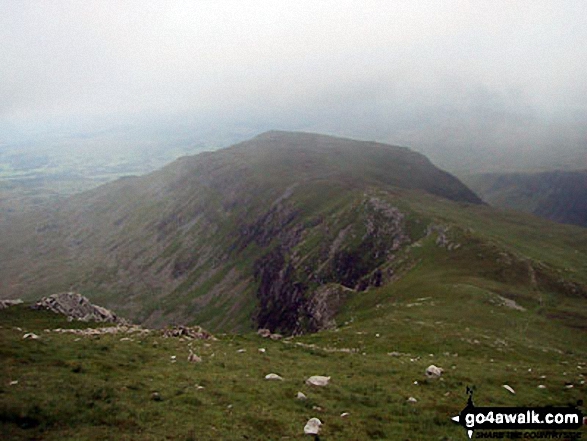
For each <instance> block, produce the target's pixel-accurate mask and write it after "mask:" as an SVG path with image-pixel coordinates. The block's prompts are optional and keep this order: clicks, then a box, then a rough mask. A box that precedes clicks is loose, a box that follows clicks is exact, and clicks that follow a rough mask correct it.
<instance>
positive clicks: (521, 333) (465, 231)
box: [0, 193, 587, 440]
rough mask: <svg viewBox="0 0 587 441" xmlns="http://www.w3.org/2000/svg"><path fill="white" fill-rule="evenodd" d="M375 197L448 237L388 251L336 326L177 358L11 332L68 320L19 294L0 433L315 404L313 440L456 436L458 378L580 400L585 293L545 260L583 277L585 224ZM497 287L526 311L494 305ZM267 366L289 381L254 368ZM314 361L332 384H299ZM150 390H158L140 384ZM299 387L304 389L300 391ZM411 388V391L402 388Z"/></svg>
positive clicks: (134, 344) (295, 416)
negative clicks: (32, 308) (429, 374)
mask: <svg viewBox="0 0 587 441" xmlns="http://www.w3.org/2000/svg"><path fill="white" fill-rule="evenodd" d="M406 196H407V197H406ZM385 197H387V198H389V200H390V201H393V202H394V204H395V205H396V206H398V207H401V208H402V209H403V210H404V211H406V212H410V213H412V214H410V217H411V218H412V220H413V223H412V224H410V225H412V228H413V229H414V230H417V229H421V228H422V225H428V223H433V224H435V225H441V226H444V227H448V230H447V232H446V235H447V238H448V240H449V242H450V243H452V244H453V245H455V244H459V245H460V246H459V247H458V248H456V249H455V248H453V249H451V250H450V251H449V250H448V249H447V248H445V247H440V246H438V245H437V243H436V239H437V233H432V234H431V235H429V236H427V237H423V238H422V239H421V240H420V241H419V242H418V243H417V245H416V246H412V247H410V248H408V249H406V250H404V251H403V253H402V254H400V255H398V256H397V257H396V260H395V261H394V262H393V267H394V269H395V271H396V275H397V276H398V277H397V280H396V281H395V282H394V283H392V284H389V285H387V286H384V287H381V288H378V289H370V290H368V291H366V292H362V293H357V294H354V295H353V296H352V297H351V298H350V300H349V302H348V303H347V305H346V307H345V309H344V310H343V311H342V312H341V314H340V316H339V317H338V322H339V325H340V326H339V327H338V328H337V329H335V330H331V331H323V332H320V333H317V334H313V335H308V336H303V337H297V338H295V339H291V340H288V341H281V342H272V341H269V340H263V339H261V338H259V337H257V336H256V335H250V334H245V335H223V336H220V338H219V340H218V341H216V342H210V343H206V342H193V343H192V347H193V348H194V350H195V352H196V353H198V354H199V355H201V356H202V357H203V359H204V361H203V362H202V363H201V364H189V363H188V362H187V361H186V357H187V353H188V345H189V343H188V342H186V341H180V340H177V339H162V338H160V337H159V336H157V335H156V334H152V335H149V336H147V337H142V338H140V337H133V341H120V338H121V337H123V336H121V335H118V336H102V337H100V338H81V339H80V340H78V341H76V337H75V336H73V335H59V334H48V333H42V337H41V339H39V340H22V334H23V333H24V332H25V330H37V331H40V330H41V329H43V328H45V327H50V326H66V323H61V324H58V323H55V322H54V321H52V322H51V323H49V322H45V323H43V320H45V321H46V320H48V319H47V316H44V318H42V319H41V322H36V323H35V320H36V319H34V317H35V315H36V314H39V313H32V312H27V311H26V310H25V309H24V308H22V307H21V308H17V309H14V310H12V311H11V310H8V311H0V326H2V328H1V329H0V338H1V344H0V351H1V357H0V359H1V360H2V361H1V362H0V363H1V364H0V367H1V377H2V378H3V379H4V382H3V383H2V384H1V385H0V412H1V413H0V418H1V421H2V425H1V426H0V427H1V430H2V431H3V432H0V433H3V434H4V435H5V438H10V439H30V438H33V437H34V438H36V439H48V440H50V439H60V440H61V439H72V440H73V439H76V440H78V439H111V438H112V437H113V436H114V434H115V436H116V437H117V439H128V440H130V439H137V440H139V439H140V440H143V439H146V440H148V439H153V440H155V439H165V438H167V439H186V440H188V439H198V440H200V439H227V440H232V439H235V440H236V439H283V438H289V439H305V437H304V436H303V433H302V430H303V426H304V424H305V422H306V421H307V419H308V418H310V417H313V416H317V417H319V418H320V419H321V420H322V421H323V422H324V426H323V432H322V433H323V436H321V439H411V440H416V439H423V440H428V439H434V440H438V439H455V440H458V439H465V434H464V431H463V429H462V428H461V427H459V426H456V425H454V424H453V423H452V422H451V421H450V419H449V418H450V417H451V416H453V415H456V414H457V413H458V412H459V411H460V410H461V409H462V408H463V407H464V405H465V402H466V396H465V393H464V391H465V387H466V386H468V385H474V386H475V387H476V394H475V402H476V404H477V405H487V406H489V405H496V406H528V405H540V406H542V405H562V406H565V405H574V404H575V403H576V402H577V400H579V399H584V397H585V385H584V384H581V382H582V381H584V380H585V375H587V363H586V360H587V336H586V333H585V322H586V320H585V318H586V317H587V301H586V299H585V298H584V297H581V296H575V295H573V294H572V293H566V292H565V291H564V289H563V288H561V286H559V285H556V284H553V283H552V280H553V279H552V278H547V277H546V276H541V274H547V275H552V274H555V275H556V277H555V278H554V279H556V280H559V279H566V280H572V281H575V282H577V283H585V279H586V278H587V268H586V266H585V265H586V264H585V262H587V258H586V257H587V256H586V254H587V233H586V232H585V230H584V229H581V228H574V227H568V226H562V225H554V224H552V223H549V222H541V221H537V220H536V219H535V218H533V217H531V216H526V215H521V214H514V213H506V212H496V211H495V210H493V209H490V208H488V207H482V206H471V205H463V204H458V203H453V202H448V201H445V200H441V199H439V198H436V197H432V196H429V195H425V194H420V193H401V194H399V195H398V193H395V194H391V195H387V196H385ZM418 219H419V220H420V224H418V223H416V220H418ZM424 221H426V222H424ZM528 265H530V266H532V268H535V270H534V271H535V277H534V279H533V278H532V276H531V272H530V271H529V269H528ZM533 280H534V281H533ZM498 295H501V296H503V297H507V298H509V299H513V300H515V301H516V302H517V303H518V304H520V305H521V306H523V307H525V308H526V311H518V310H515V309H511V308H507V307H505V306H503V305H502V304H501V302H500V301H499V297H498ZM53 320H54V319H53ZM15 326H20V327H21V328H24V329H23V330H22V331H19V330H16V329H15V328H14V327H15ZM300 344H301V345H300ZM307 345H314V347H308V346H307ZM260 347H264V348H266V349H267V352H266V353H265V354H261V353H259V352H258V351H257V349H258V348H260ZM333 348H337V349H344V348H348V349H351V352H350V353H347V352H332V351H331V350H332V349H333ZM239 349H245V350H246V352H244V353H238V352H237V350H239ZM325 349H329V350H325ZM391 351H398V352H400V353H401V355H400V356H398V357H393V356H390V355H388V353H389V352H391ZM172 355H176V356H177V357H178V361H177V363H171V362H170V357H171V356H172ZM432 363H434V364H436V365H437V366H441V367H443V368H444V369H445V374H444V375H443V380H441V381H432V380H426V379H425V376H424V369H425V368H426V367H427V366H428V365H429V364H432ZM270 372H275V373H278V374H280V375H282V376H283V377H284V379H285V380H284V381H283V382H267V381H265V380H263V377H264V376H265V375H266V374H267V373H270ZM310 375H330V376H331V377H332V380H331V385H329V386H328V387H326V388H324V389H315V388H310V387H308V386H306V385H304V380H305V378H307V377H308V376H310ZM543 377H544V378H543ZM11 380H18V384H17V385H12V386H10V385H8V383H9V381H11ZM415 381H417V382H418V383H417V384H415V383H414V382H415ZM567 383H571V384H573V385H574V387H573V388H566V387H565V386H566V384H567ZM66 384H67V387H64V385H66ZM503 384H509V385H510V386H512V387H513V388H514V389H515V390H516V395H512V394H510V393H509V392H507V391H506V390H505V389H504V388H503V387H502V385H503ZM539 384H544V385H545V386H546V389H538V388H537V386H538V385H539ZM198 386H203V387H204V388H203V389H199V388H198ZM155 391H158V392H160V393H161V396H162V398H163V400H162V401H153V400H151V399H150V397H151V394H152V393H153V392H155ZM297 391H303V392H304V393H306V394H307V395H308V398H309V399H308V400H307V401H297V400H296V399H295V395H296V393H297ZM410 396H413V397H415V398H416V399H417V400H418V401H417V403H407V402H406V400H407V398H408V397H410ZM315 406H316V407H319V409H316V408H314V407H315ZM342 412H349V413H350V415H349V416H348V417H345V418H341V416H340V414H341V413H342ZM583 435H584V436H585V434H583Z"/></svg>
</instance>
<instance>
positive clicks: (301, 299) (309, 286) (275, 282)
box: [255, 194, 412, 333]
mask: <svg viewBox="0 0 587 441" xmlns="http://www.w3.org/2000/svg"><path fill="white" fill-rule="evenodd" d="M282 228H283V227H282ZM267 229H271V227H267V228H261V231H265V230H267ZM261 237H262V236H261ZM276 237H277V238H278V240H277V241H275V245H274V247H273V248H271V249H270V251H268V252H266V253H265V254H263V255H262V256H261V257H260V258H258V259H257V260H256V262H255V280H256V281H257V282H258V283H259V287H258V289H257V298H258V300H259V302H258V303H259V306H258V309H257V313H256V321H257V325H258V326H259V327H263V328H269V329H271V330H272V331H276V330H278V331H282V332H287V333H299V332H303V331H305V330H311V331H315V330H317V329H321V328H323V327H327V326H333V325H334V324H335V321H334V316H335V315H336V312H337V310H338V308H339V307H340V306H341V305H342V304H343V303H344V302H343V298H344V297H347V296H349V295H352V294H353V293H358V292H361V291H364V290H366V289H368V288H370V287H378V286H381V285H382V284H384V283H385V282H386V281H387V280H388V279H389V277H390V276H391V275H392V274H393V271H392V263H393V261H394V259H395V257H396V253H397V252H398V251H400V250H401V249H402V247H404V246H406V245H408V244H410V243H411V242H412V239H411V238H410V236H409V235H408V233H407V230H406V225H405V216H404V214H403V213H402V212H401V211H400V210H399V209H397V208H395V207H393V206H392V205H391V204H389V203H388V202H385V201H383V200H381V199H378V198H376V197H374V196H369V195H367V194H363V195H361V196H358V197H357V199H356V200H355V201H354V202H353V203H350V204H346V205H344V207H341V209H340V210H338V211H335V212H333V213H331V215H330V216H329V217H327V218H324V217H323V218H319V219H316V220H315V222H310V223H309V224H308V225H307V226H306V227H304V226H302V225H299V224H294V225H292V227H291V228H289V229H287V228H284V229H281V233H280V234H279V235H277V236H276ZM325 287H329V288H328V289H325ZM342 293H344V295H343V294H342Z"/></svg>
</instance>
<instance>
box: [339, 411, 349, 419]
mask: <svg viewBox="0 0 587 441" xmlns="http://www.w3.org/2000/svg"><path fill="white" fill-rule="evenodd" d="M349 415H350V413H348V412H343V413H341V414H340V417H341V418H346V417H348V416H349Z"/></svg>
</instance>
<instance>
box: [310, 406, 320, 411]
mask: <svg viewBox="0 0 587 441" xmlns="http://www.w3.org/2000/svg"><path fill="white" fill-rule="evenodd" d="M312 410H316V411H318V412H322V408H321V407H320V406H312Z"/></svg>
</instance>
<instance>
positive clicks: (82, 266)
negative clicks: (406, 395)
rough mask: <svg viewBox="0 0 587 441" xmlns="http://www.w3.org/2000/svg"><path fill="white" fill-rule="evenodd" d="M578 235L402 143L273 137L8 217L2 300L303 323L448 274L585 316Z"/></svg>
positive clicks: (2, 246) (1, 244)
mask: <svg viewBox="0 0 587 441" xmlns="http://www.w3.org/2000/svg"><path fill="white" fill-rule="evenodd" d="M577 230H578V229H570V227H559V226H556V225H553V224H551V223H540V222H539V221H536V220H534V219H532V218H528V217H523V216H522V217H516V216H513V217H511V218H508V217H504V215H503V214H501V213H499V212H497V211H495V210H492V209H491V208H489V207H486V206H484V205H483V204H482V202H481V200H480V199H479V198H478V197H477V196H476V195H475V193H473V192H472V191H471V190H469V189H468V188H467V187H466V186H465V185H463V184H462V183H461V182H460V181H459V180H457V179H456V178H455V177H453V176H452V175H450V174H448V173H446V172H443V171H441V170H439V169H438V168H436V167H435V166H433V165H432V164H431V163H430V161H428V159H426V157H424V156H422V155H421V154H418V153H415V152H413V151H411V150H409V149H407V148H402V147H394V146H390V145H384V144H378V143H373V142H362V141H355V140H350V139H342V138H335V137H329V136H322V135H315V134H308V133H288V132H268V133H264V134H262V135H260V136H258V137H256V138H254V139H252V140H250V141H246V142H243V143H240V144H237V145H235V146H233V147H230V148H227V149H223V150H219V151H216V152H209V153H202V154H199V155H197V156H192V157H185V158H181V159H180V160H177V161H176V162H174V163H172V164H170V165H169V166H167V167H165V168H163V169H161V170H160V171H157V172H155V173H152V174H149V175H146V176H143V177H140V178H126V179H121V180H118V181H115V182H112V183H109V184H106V185H104V186H102V187H99V188H97V189H94V190H91V191H89V192H86V193H82V194H79V195H75V196H73V197H71V198H69V199H67V200H65V201H63V202H60V203H59V204H58V205H56V207H55V208H54V210H53V211H51V212H48V211H35V212H32V213H28V214H26V215H23V216H21V217H19V218H11V221H10V222H5V223H3V224H0V261H2V263H3V264H2V266H1V267H0V295H1V296H2V297H5V298H7V297H19V296H20V297H23V298H26V299H36V298H38V297H40V296H41V295H47V294H52V293H56V292H62V291H69V290H75V291H77V292H80V293H82V294H83V295H85V296H87V297H88V298H90V299H91V300H92V302H95V303H97V304H101V305H104V306H106V307H108V308H110V309H112V310H114V311H116V312H117V313H118V314H120V315H121V316H124V317H128V318H130V319H132V320H135V321H138V322H141V323H143V324H146V325H149V326H160V325H164V324H169V323H188V324H189V323H197V324H201V325H203V326H205V327H207V328H209V329H211V330H213V331H217V330H233V331H234V330H237V331H238V330H246V329H251V328H257V327H267V328H270V329H271V330H272V331H276V330H277V331H283V332H286V333H298V332H305V331H314V330H318V329H321V328H324V327H329V326H332V325H333V324H334V323H336V321H337V320H338V319H337V317H338V315H339V313H340V312H341V311H344V310H345V308H347V306H346V305H350V304H356V305H359V309H361V310H364V312H365V314H372V313H373V310H372V309H373V308H374V307H375V305H373V304H370V303H369V302H367V303H361V302H360V301H359V300H358V299H360V298H362V297H361V296H362V295H363V294H362V293H365V292H367V291H371V290H376V291H378V290H382V291H381V292H382V293H385V292H388V291H386V289H387V288H386V287H388V286H396V283H395V282H397V281H398V280H403V281H406V282H405V283H408V285H407V286H410V284H409V282H408V281H409V280H417V281H418V284H422V283H423V284H425V286H422V287H421V291H422V292H423V293H425V292H428V290H433V291H435V292H443V293H445V292H446V295H448V296H449V297H447V299H449V298H450V294H449V292H451V291H452V290H453V288H450V287H449V285H447V286H446V290H444V288H441V286H442V284H443V283H445V282H443V281H447V280H451V281H452V282H450V283H451V285H450V286H452V284H455V283H457V284H458V286H460V288H458V289H457V291H459V292H461V291H462V293H463V292H465V291H466V293H469V292H470V293H471V295H476V294H475V293H478V292H484V293H487V295H492V296H502V297H503V296H505V297H508V298H509V297H512V296H513V297H515V298H516V299H517V300H518V301H521V302H523V303H526V304H527V306H528V305H534V304H535V305H541V306H540V308H541V313H542V314H545V315H549V316H552V317H555V318H556V317H559V318H561V317H564V319H565V320H566V323H567V325H568V326H580V325H577V323H583V318H584V316H583V315H582V314H583V313H582V312H581V311H582V309H581V308H582V307H578V306H577V305H579V303H577V300H576V299H582V298H583V297H585V296H586V295H587V294H585V293H586V292H587V291H586V290H585V286H586V284H587V272H586V271H585V268H584V265H585V261H587V259H585V258H584V257H585V253H586V252H587V246H586V244H587V235H586V234H584V233H583V231H582V230H579V233H577ZM544 231H548V232H549V233H548V238H545V237H544V234H543V232H544ZM571 238H572V240H571ZM561 256H563V257H561ZM456 275H458V277H456ZM414 277H415V278H416V279H414ZM455 277H456V278H455ZM392 282H393V283H392ZM397 286H399V285H397ZM455 286H456V285H455ZM473 288H474V289H473ZM455 289H456V288H455ZM463 290H464V291H463ZM479 290H481V291H479ZM462 293H461V294H462ZM422 295H424V294H422ZM443 295H445V294H443ZM463 295H465V294H463ZM466 295H469V294H466ZM484 296H485V294H484ZM499 298H501V297H499ZM555 298H556V300H554V299H555ZM567 298H568V299H575V300H573V305H574V306H573V314H574V315H573V316H572V317H571V316H569V311H567V309H565V308H566V306H565V305H567V301H566V300H564V299H567ZM569 301H570V300H569ZM349 302H350V303H349ZM353 302H355V303H353ZM356 302H358V303H356ZM451 302H452V301H451Z"/></svg>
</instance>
